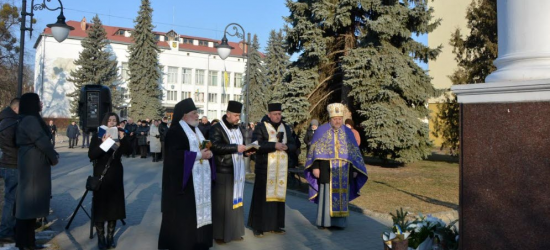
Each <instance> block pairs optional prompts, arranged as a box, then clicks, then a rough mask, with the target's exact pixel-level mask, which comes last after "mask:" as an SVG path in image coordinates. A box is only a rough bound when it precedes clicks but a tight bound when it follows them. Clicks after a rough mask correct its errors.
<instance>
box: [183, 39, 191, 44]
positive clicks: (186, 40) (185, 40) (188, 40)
mask: <svg viewBox="0 0 550 250" xmlns="http://www.w3.org/2000/svg"><path fill="white" fill-rule="evenodd" d="M183 43H187V44H193V39H191V38H183Z"/></svg>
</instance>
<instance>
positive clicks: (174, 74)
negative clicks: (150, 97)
mask: <svg viewBox="0 0 550 250" xmlns="http://www.w3.org/2000/svg"><path fill="white" fill-rule="evenodd" d="M166 78H167V82H168V83H177V82H178V68H176V67H168V73H166Z"/></svg>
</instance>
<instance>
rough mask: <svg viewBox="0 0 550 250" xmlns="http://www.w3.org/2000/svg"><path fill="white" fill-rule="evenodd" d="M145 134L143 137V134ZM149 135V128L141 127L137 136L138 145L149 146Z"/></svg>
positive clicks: (137, 131)
mask: <svg viewBox="0 0 550 250" xmlns="http://www.w3.org/2000/svg"><path fill="white" fill-rule="evenodd" d="M142 132H143V135H142V134H141V133H142ZM148 135H149V127H147V126H139V127H138V128H137V130H136V136H137V138H138V145H140V146H147V136H148Z"/></svg>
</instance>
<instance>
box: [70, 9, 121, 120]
mask: <svg viewBox="0 0 550 250" xmlns="http://www.w3.org/2000/svg"><path fill="white" fill-rule="evenodd" d="M92 23H93V24H92V26H90V28H88V29H87V30H86V35H87V36H86V38H84V39H83V40H82V42H81V43H82V47H83V49H82V51H81V52H80V54H79V55H78V59H76V60H75V61H74V64H75V65H76V66H77V68H76V70H73V71H71V72H70V74H69V77H68V78H67V80H68V81H69V82H72V83H74V87H75V88H74V91H73V92H71V93H69V94H67V96H68V97H71V98H72V101H71V103H70V111H71V113H72V114H73V117H75V118H76V117H77V116H78V102H79V100H80V89H81V88H82V86H84V85H88V84H97V85H105V86H107V87H109V89H110V90H111V101H112V104H113V107H119V106H120V104H121V102H122V100H121V94H120V93H119V92H118V90H117V86H118V84H119V82H118V79H119V77H118V69H117V60H116V58H115V57H114V55H113V53H111V52H110V51H108V50H106V48H107V46H108V45H109V41H108V40H107V32H105V29H104V28H103V24H102V23H101V20H100V19H99V17H98V16H97V15H96V16H95V17H94V18H93V19H92Z"/></svg>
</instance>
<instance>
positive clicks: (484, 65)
mask: <svg viewBox="0 0 550 250" xmlns="http://www.w3.org/2000/svg"><path fill="white" fill-rule="evenodd" d="M466 19H467V20H468V28H469V29H470V34H469V35H468V36H466V38H465V39H463V38H462V33H461V32H460V29H456V31H455V32H454V33H453V35H452V37H451V41H450V44H451V46H453V53H455V54H456V61H457V62H458V69H457V70H456V71H455V72H454V73H453V74H452V75H451V76H450V78H451V81H452V82H453V84H455V85H456V84H469V83H482V82H484V81H485V77H487V76H488V75H489V74H490V73H491V72H493V71H495V70H496V67H495V66H494V65H493V61H494V60H495V59H496V58H497V56H498V43H497V42H498V36H497V3H496V0H476V1H473V2H472V3H471V5H470V7H469V8H468V10H467V13H466ZM438 107H439V113H438V114H437V115H436V116H435V117H434V128H435V130H434V132H432V133H433V134H434V135H435V136H440V137H441V138H442V139H443V144H442V147H449V148H450V149H451V153H452V154H457V153H458V148H459V126H458V122H459V105H458V103H457V102H456V96H455V95H454V94H447V95H446V101H445V102H444V103H441V104H439V105H438Z"/></svg>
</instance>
